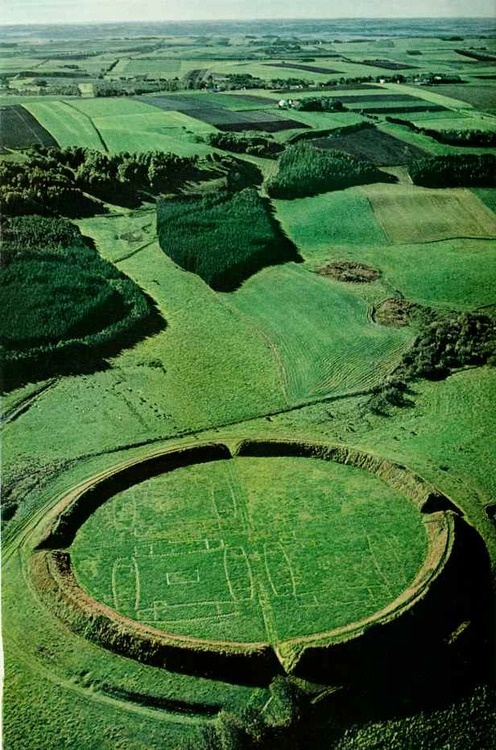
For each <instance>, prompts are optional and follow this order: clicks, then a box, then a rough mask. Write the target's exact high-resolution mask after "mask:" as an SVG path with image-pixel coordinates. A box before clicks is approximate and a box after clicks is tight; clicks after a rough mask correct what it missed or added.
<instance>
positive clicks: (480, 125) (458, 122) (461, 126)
mask: <svg viewBox="0 0 496 750" xmlns="http://www.w3.org/2000/svg"><path fill="white" fill-rule="evenodd" d="M432 114H437V113H432ZM407 119H410V120H411V121H412V122H413V123H414V124H415V125H419V126H420V127H421V128H430V129H432V130H486V131H489V132H494V131H495V130H496V120H494V119H492V118H490V117H488V116H487V115H486V116H484V115H479V116H477V115H476V116H474V117H472V116H468V117H425V119H424V115H423V114H422V113H420V116H417V114H414V115H412V116H411V117H410V118H407Z"/></svg>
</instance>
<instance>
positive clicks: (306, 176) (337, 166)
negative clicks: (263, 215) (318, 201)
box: [267, 141, 395, 198]
mask: <svg viewBox="0 0 496 750" xmlns="http://www.w3.org/2000/svg"><path fill="white" fill-rule="evenodd" d="M394 180H395V178H394V177H392V176H391V175H388V174H386V173H384V172H381V171H379V170H378V169H377V168H376V167H375V166H374V165H373V164H371V163H370V162H365V161H359V160H358V159H355V158H354V157H353V156H350V155H349V154H346V153H344V152H342V151H333V150H326V151H324V150H320V149H318V148H315V147H314V146H312V145H311V144H310V143H308V142H307V141H300V142H299V143H296V144H294V145H292V146H289V147H288V148H287V149H286V150H285V151H284V152H283V154H282V156H281V157H280V160H279V171H278V173H277V174H276V175H275V176H274V177H272V178H271V179H270V180H269V182H268V184H267V192H268V193H269V195H270V196H271V197H273V198H304V197H306V196H310V195H317V194H318V193H324V192H327V191H329V190H341V189H344V188H347V187H352V186H353V185H364V184H367V183H371V182H393V181H394Z"/></svg>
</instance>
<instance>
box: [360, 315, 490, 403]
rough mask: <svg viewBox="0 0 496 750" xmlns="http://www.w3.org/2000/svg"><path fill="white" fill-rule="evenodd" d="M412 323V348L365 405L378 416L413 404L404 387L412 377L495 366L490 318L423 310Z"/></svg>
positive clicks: (434, 377) (435, 377)
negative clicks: (414, 325)
mask: <svg viewBox="0 0 496 750" xmlns="http://www.w3.org/2000/svg"><path fill="white" fill-rule="evenodd" d="M415 320H416V322H417V324H418V325H419V327H420V331H419V334H418V336H417V338H416V339H415V341H414V343H413V346H412V347H411V348H410V349H409V350H408V351H407V352H406V353H405V354H404V355H403V357H402V360H401V363H400V365H399V366H398V367H397V368H396V370H395V371H394V373H393V374H392V375H391V376H390V377H389V378H387V379H386V381H385V382H384V383H383V384H382V386H381V387H380V388H378V389H377V390H376V392H375V393H374V394H373V396H372V397H371V399H370V400H369V402H368V406H369V408H370V409H371V410H372V411H374V412H376V413H378V414H387V413H388V411H389V410H390V407H392V406H408V405H411V404H412V403H413V401H412V399H411V398H409V394H410V388H409V386H408V381H409V380H411V379H412V378H426V379H428V380H442V379H444V378H446V377H447V376H448V375H449V374H450V373H451V372H452V371H453V370H456V369H459V368H461V367H467V366H480V365H485V364H490V365H496V320H495V319H494V317H492V316H490V315H485V314H483V313H478V312H475V313H474V312H464V313H459V312H452V313H439V312H437V311H435V310H433V309H431V308H426V309H424V310H423V311H422V309H418V310H417V312H416V315H415Z"/></svg>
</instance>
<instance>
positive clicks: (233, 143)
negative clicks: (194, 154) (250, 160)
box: [207, 133, 284, 158]
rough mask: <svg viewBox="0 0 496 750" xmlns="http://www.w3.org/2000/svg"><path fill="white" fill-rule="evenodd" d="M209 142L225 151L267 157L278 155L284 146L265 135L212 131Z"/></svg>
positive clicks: (208, 138)
mask: <svg viewBox="0 0 496 750" xmlns="http://www.w3.org/2000/svg"><path fill="white" fill-rule="evenodd" d="M207 141H208V143H210V144H211V145H212V146H215V148H221V149H223V150H224V151H232V152H233V153H235V154H250V155H251V156H262V157H265V158H272V157H276V156H277V154H279V153H280V152H281V151H283V150H284V146H283V145H281V144H280V143H277V141H274V140H273V139H271V138H267V137H266V136H263V135H247V134H244V133H243V134H241V133H211V134H210V135H209V136H208V137H207Z"/></svg>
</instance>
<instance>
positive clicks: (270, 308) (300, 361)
mask: <svg viewBox="0 0 496 750" xmlns="http://www.w3.org/2000/svg"><path fill="white" fill-rule="evenodd" d="M231 300H232V303H231V304H233V305H234V306H235V307H236V309H238V310H240V311H242V312H243V313H244V314H245V316H246V320H247V322H251V324H252V325H253V326H254V328H255V329H259V330H260V331H261V332H262V333H263V335H264V336H265V337H266V338H267V339H268V341H269V342H270V344H271V346H272V347H273V348H274V350H275V353H276V356H277V359H278V361H279V362H280V367H281V370H282V373H283V377H284V382H285V390H286V393H287V397H288V398H289V399H290V402H292V403H297V402H298V401H300V400H301V399H302V398H305V396H307V397H308V396H312V397H314V398H317V397H318V396H322V395H325V394H330V393H336V394H338V393H340V394H342V393H351V392H353V391H359V390H360V391H361V390H366V389H368V388H371V387H373V386H374V385H376V384H377V382H378V380H380V378H381V377H382V376H383V373H385V372H387V371H388V370H389V369H391V367H392V366H393V365H394V363H395V362H397V361H398V360H399V358H400V356H401V353H402V351H403V350H404V349H405V348H406V346H407V345H408V341H409V334H405V331H398V330H395V331H393V330H392V329H389V330H387V329H384V328H380V327H378V326H375V325H373V324H372V323H371V322H370V321H369V320H368V317H367V305H366V304H365V303H364V301H363V300H362V299H360V298H359V297H357V296H355V295H354V294H353V293H351V292H348V291H347V290H346V289H345V288H343V285H340V284H339V282H333V281H331V280H329V279H324V278H322V277H321V276H318V275H316V274H312V273H309V272H308V271H307V270H306V269H303V268H300V267H295V266H287V267H282V268H274V269H266V270H265V271H263V272H261V273H260V274H258V275H257V276H255V277H253V278H252V279H250V280H249V281H248V282H246V283H245V284H244V285H243V287H242V288H241V289H239V290H238V291H236V292H234V293H233V294H232V295H230V296H229V301H231Z"/></svg>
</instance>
